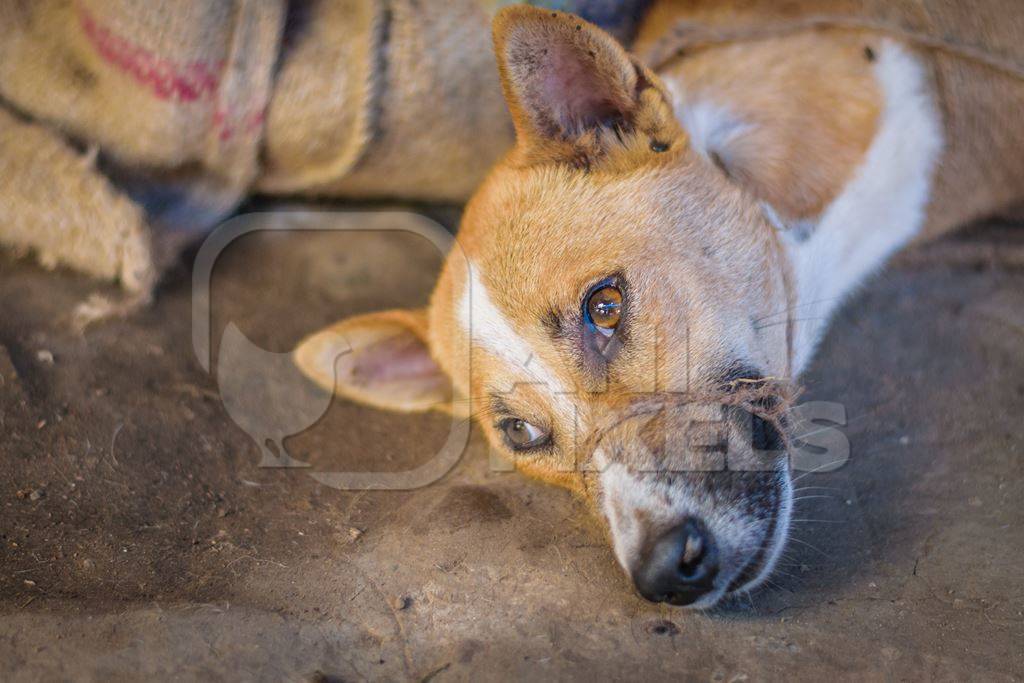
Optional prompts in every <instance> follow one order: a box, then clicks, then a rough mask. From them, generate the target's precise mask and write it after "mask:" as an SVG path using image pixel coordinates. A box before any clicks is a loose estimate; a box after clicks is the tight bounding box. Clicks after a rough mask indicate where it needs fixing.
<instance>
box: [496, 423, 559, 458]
mask: <svg viewBox="0 0 1024 683" xmlns="http://www.w3.org/2000/svg"><path fill="white" fill-rule="evenodd" d="M500 428H501V431H502V432H504V433H505V438H506V439H508V443H509V445H510V446H511V447H512V448H514V449H516V450H524V449H527V448H534V447H536V446H539V445H541V444H543V443H544V442H545V441H547V438H548V434H547V432H545V431H544V430H543V429H541V428H540V427H537V426H535V425H532V424H530V423H529V422H527V421H526V420H521V419H519V418H518V417H510V418H507V419H505V420H502V422H501V424H500Z"/></svg>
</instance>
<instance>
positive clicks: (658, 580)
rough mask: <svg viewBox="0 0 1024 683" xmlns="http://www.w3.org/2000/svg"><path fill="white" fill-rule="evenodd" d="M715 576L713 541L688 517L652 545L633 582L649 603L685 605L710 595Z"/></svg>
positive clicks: (697, 522) (716, 551)
mask: <svg viewBox="0 0 1024 683" xmlns="http://www.w3.org/2000/svg"><path fill="white" fill-rule="evenodd" d="M717 574H718V548H717V546H716V544H715V539H714V538H713V537H712V535H711V533H710V532H709V531H708V528H707V526H706V525H705V524H704V523H703V522H702V521H701V520H699V519H696V518H692V517H691V518H687V519H686V520H684V521H683V522H682V523H681V524H679V525H677V526H675V527H672V528H671V529H669V530H668V531H667V532H666V533H664V534H663V535H662V536H661V537H660V538H658V539H657V540H656V541H655V542H654V544H653V545H652V546H651V549H650V553H649V554H648V555H647V558H646V559H645V560H644V561H643V562H642V563H641V565H640V566H639V567H638V568H637V570H636V572H635V573H634V577H633V581H634V583H635V584H636V588H637V590H638V591H639V592H640V595H642V596H643V597H644V598H646V599H647V600H650V601H651V602H667V603H670V604H672V605H689V604H692V603H694V602H696V601H697V600H699V599H700V598H701V596H703V595H705V594H707V593H709V592H711V590H712V589H713V588H714V581H715V576H716V575H717Z"/></svg>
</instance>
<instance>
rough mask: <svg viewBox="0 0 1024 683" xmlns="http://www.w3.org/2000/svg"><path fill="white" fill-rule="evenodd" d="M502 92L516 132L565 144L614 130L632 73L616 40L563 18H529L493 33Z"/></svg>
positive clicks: (632, 94) (632, 99) (624, 113)
mask: <svg viewBox="0 0 1024 683" xmlns="http://www.w3.org/2000/svg"><path fill="white" fill-rule="evenodd" d="M498 41H499V42H498V45H499V51H498V59H499V62H500V63H501V66H502V77H503V82H504V85H505V94H506V96H507V98H508V100H509V104H510V105H511V107H512V110H513V116H514V118H516V119H517V120H516V125H517V129H518V130H519V132H520V133H521V134H523V133H525V134H527V135H529V134H534V135H541V136H544V137H549V138H556V139H560V140H567V139H571V138H574V137H577V136H579V135H581V134H583V133H584V132H586V131H587V130H588V129H591V128H595V127H598V126H614V125H620V124H622V123H624V122H626V120H627V119H628V118H629V116H630V113H631V111H632V110H633V108H634V107H635V106H636V87H637V71H636V68H635V67H634V65H633V63H632V62H631V61H630V59H629V56H628V55H627V54H626V52H625V50H623V48H622V47H621V46H620V45H619V44H618V43H617V42H616V41H615V39H614V38H612V37H611V36H609V35H607V34H605V33H604V32H603V31H601V30H600V29H597V28H596V27H593V26H590V25H589V24H585V23H580V22H579V21H578V20H576V19H574V18H571V17H569V16H568V15H559V16H558V17H557V18H556V17H550V15H546V16H538V15H537V14H535V13H531V14H528V15H526V16H524V17H522V18H519V19H513V20H512V21H511V22H510V23H509V25H507V26H503V27H502V28H500V29H499V34H498Z"/></svg>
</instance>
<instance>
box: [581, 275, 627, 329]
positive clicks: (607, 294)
mask: <svg viewBox="0 0 1024 683" xmlns="http://www.w3.org/2000/svg"><path fill="white" fill-rule="evenodd" d="M587 313H588V314H589V315H590V319H591V320H592V321H593V323H594V325H596V326H597V327H599V328H601V329H602V330H604V331H606V332H608V333H610V332H612V331H614V330H615V328H616V327H618V326H619V320H620V319H621V318H622V292H620V291H619V288H618V287H615V286H613V285H606V286H604V287H601V288H600V289H596V290H594V293H593V294H591V295H590V298H589V299H588V300H587Z"/></svg>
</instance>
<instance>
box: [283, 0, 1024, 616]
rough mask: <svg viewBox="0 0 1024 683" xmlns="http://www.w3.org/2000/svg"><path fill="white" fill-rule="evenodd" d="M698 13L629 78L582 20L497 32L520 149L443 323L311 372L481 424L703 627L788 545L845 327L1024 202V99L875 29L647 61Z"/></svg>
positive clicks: (332, 332)
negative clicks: (989, 217)
mask: <svg viewBox="0 0 1024 683" xmlns="http://www.w3.org/2000/svg"><path fill="white" fill-rule="evenodd" d="M699 5H700V3H675V2H660V3H656V4H655V6H654V7H653V8H652V9H651V11H650V12H649V14H648V17H647V19H646V20H645V23H644V25H643V26H642V27H641V29H640V34H639V38H638V42H637V47H636V50H635V54H629V53H627V52H626V51H625V50H624V49H623V48H622V47H621V46H620V45H619V43H617V42H616V41H615V40H614V39H613V38H611V37H610V36H609V35H607V34H606V33H604V32H602V31H601V30H600V29H598V28H597V27H595V26H593V25H590V24H588V23H586V22H584V21H582V20H580V19H578V18H577V17H575V16H572V15H570V14H565V13H560V12H551V11H545V10H541V9H536V8H531V7H522V6H513V7H509V8H506V9H504V10H502V11H501V13H500V14H499V15H497V17H496V18H495V21H494V25H493V33H494V46H495V53H496V56H497V61H498V66H499V71H500V77H501V83H502V88H503V92H504V95H505V99H506V101H507V104H508V108H509V111H510V112H511V114H512V118H513V122H514V126H515V132H516V145H515V147H514V149H513V150H511V151H510V152H509V153H508V154H507V156H505V157H504V158H503V160H502V161H501V162H500V163H498V165H497V166H496V167H495V168H494V169H493V170H492V171H491V172H490V174H489V175H488V176H487V178H486V180H485V181H484V182H483V184H482V185H481V186H480V187H479V189H478V190H477V191H476V193H475V195H474V196H473V197H472V199H471V200H470V202H469V203H468V205H467V206H466V209H465V212H464V215H463V218H462V222H461V225H460V228H459V232H458V245H459V248H458V249H457V250H456V252H457V253H456V252H453V253H452V255H451V256H450V257H449V258H448V260H447V262H446V264H445V267H444V268H443V270H442V272H441V275H440V279H439V281H438V283H437V286H436V289H435V291H434V293H433V296H432V298H431V302H430V305H429V306H428V307H426V308H424V309H415V310H391V311H385V312H380V313H372V314H366V315H359V316H355V317H352V318H350V319H347V320H344V321H342V322H340V323H338V324H336V325H333V326H331V327H330V328H328V329H326V330H322V331H320V332H318V333H315V334H313V335H311V336H309V337H307V338H306V339H305V340H303V342H302V343H301V344H300V345H299V346H298V347H297V349H296V351H295V356H294V357H295V361H296V363H297V364H298V366H299V367H300V368H301V369H302V371H303V372H304V373H305V374H306V375H307V376H308V377H309V378H311V379H312V380H313V381H315V382H317V383H318V384H320V385H321V386H323V387H325V388H327V389H329V390H333V391H336V392H337V393H338V394H340V395H342V396H345V397H348V398H349V399H351V400H354V401H359V402H362V403H365V404H368V405H372V406H376V407H379V408H384V409H389V410H397V411H423V410H431V409H444V410H450V411H455V412H458V413H461V414H471V415H473V416H474V417H475V418H476V419H477V421H478V422H479V424H480V427H481V428H482V430H483V431H484V432H485V433H486V435H487V438H488V439H489V441H490V443H491V444H492V446H493V447H494V448H495V449H497V450H499V451H500V452H501V453H503V454H505V455H506V456H507V457H508V458H510V459H511V461H512V462H513V463H514V464H515V467H516V468H517V469H518V470H520V471H522V472H524V473H526V474H527V475H529V476H532V477H536V478H538V479H541V480H544V481H547V482H551V483H555V484H558V485H561V486H564V487H567V488H569V489H570V490H572V491H573V492H575V493H577V494H578V495H580V496H581V497H582V498H584V499H585V500H587V501H588V502H589V504H590V505H591V506H592V508H593V510H594V511H595V513H596V514H597V515H598V516H599V518H600V519H601V520H602V521H603V523H604V526H605V528H606V529H607V533H608V537H609V539H610V543H611V546H612V548H613V550H614V553H615V557H616V558H617V560H618V562H619V563H620V564H621V566H622V568H623V570H624V571H625V573H626V574H627V575H628V577H629V578H630V579H631V580H632V582H633V583H634V585H635V587H636V589H637V591H638V592H639V593H640V594H641V595H642V596H643V597H644V598H646V599H648V600H651V601H654V602H665V603H669V604H672V605H680V606H688V607H691V608H698V609H703V608H709V607H711V606H713V605H716V604H717V603H718V602H719V601H720V600H722V599H723V598H725V597H727V596H735V595H738V594H743V593H745V592H748V591H751V590H754V589H755V588H757V587H758V586H759V585H761V584H762V583H763V582H764V581H765V580H766V579H767V577H768V576H769V575H770V574H771V572H772V570H773V568H774V566H775V565H776V563H777V560H778V558H779V556H780V553H781V552H782V549H783V547H784V545H785V543H786V539H787V532H788V527H789V521H790V511H791V508H792V499H793V498H792V497H793V493H792V491H793V488H792V477H791V474H790V471H791V470H790V466H789V462H788V460H787V457H786V453H787V449H786V448H785V445H786V443H787V439H788V437H787V420H786V410H785V406H786V405H788V403H787V388H786V387H788V386H790V383H791V382H792V381H793V380H795V378H798V377H799V375H800V373H801V372H802V371H803V370H804V369H805V368H806V367H807V365H808V362H809V361H810V360H811V358H812V356H813V354H814V351H815V348H816V347H817V346H818V344H819V342H820V340H821V338H822V336H823V334H824V332H825V330H826V328H827V324H828V320H829V318H830V316H831V315H832V314H833V312H834V311H835V310H836V309H837V307H838V306H839V305H840V304H841V303H842V302H843V301H844V300H845V299H846V298H847V297H848V295H849V294H850V293H851V292H852V291H854V290H855V289H856V288H857V286H858V285H859V284H860V283H862V282H863V281H864V279H865V278H866V277H868V276H869V275H870V274H871V273H873V272H874V271H876V270H878V269H879V268H880V266H881V265H882V264H883V263H884V262H885V261H886V260H887V259H888V258H889V257H890V256H891V255H892V254H893V253H895V252H896V251H897V250H899V249H901V248H902V247H904V246H906V245H908V244H910V243H911V242H913V241H915V240H919V239H924V238H926V237H934V236H937V235H941V234H943V233H945V232H948V231H949V230H951V229H952V228H954V227H956V226H958V225H960V224H962V223H964V222H966V221H968V220H971V219H973V218H976V217H979V216H982V215H985V214H990V213H992V212H995V211H997V210H999V209H1001V208H1002V207H1004V206H1006V205H1009V204H1011V203H1012V202H1014V201H1016V200H1018V199H1019V198H1020V197H1021V195H1022V193H1021V190H1022V189H1024V164H1022V162H1021V161H1020V160H1019V159H1018V157H1019V156H1020V155H1019V154H1018V153H1017V152H1018V151H1019V150H1020V149H1021V142H1024V140H1022V134H1021V132H1020V131H1019V130H1018V128H1019V126H1015V125H1014V124H1013V123H1012V121H1011V119H1010V118H1009V116H1008V115H1006V114H1001V113H999V112H1000V109H999V108H1000V106H1003V105H1000V102H1003V103H1004V104H1005V100H1006V98H1011V99H1013V98H1017V99H1019V98H1020V94H1019V82H1018V81H1017V80H1015V77H1014V76H1007V75H1005V74H999V73H996V71H997V70H994V69H993V68H992V67H991V65H986V64H977V63H974V62H971V61H970V60H968V59H964V58H961V57H960V56H958V55H952V56H950V55H949V54H947V53H945V52H942V51H936V50H934V49H931V48H928V49H924V48H922V47H921V46H920V45H919V44H917V43H916V42H915V41H913V40H910V39H906V38H905V37H901V36H900V35H898V34H894V33H892V32H887V31H881V30H872V29H871V27H870V26H866V27H865V26H839V25H836V26H828V25H819V24H815V25H814V26H808V27H805V28H804V29H800V30H791V31H780V32H779V33H778V34H777V35H767V34H766V35H758V36H756V37H755V38H752V39H749V40H736V41H723V42H722V43H721V44H709V45H704V46H701V47H699V48H698V49H695V50H684V51H683V53H682V54H681V55H675V56H674V58H672V59H669V60H666V61H664V62H663V63H661V64H657V65H652V64H648V63H645V61H644V59H643V58H642V57H639V56H636V55H643V54H644V51H645V49H647V50H652V49H653V48H654V47H655V46H657V45H658V44H659V41H661V43H660V44H662V45H663V44H664V41H665V40H669V39H671V35H670V33H671V31H672V30H673V27H674V26H676V25H677V24H678V22H680V21H683V22H690V21H693V20H695V19H696V20H703V19H704V18H706V17H704V16H703V15H699V13H698V12H697V10H696V9H694V8H695V7H697V6H699ZM710 11H711V10H709V12H710ZM708 16H710V15H708ZM716 16H718V15H716ZM684 25H685V24H684ZM653 66H656V67H657V68H652V67H653ZM940 76H941V78H940ZM1000 83H1002V85H1000ZM1007 83H1010V84H1012V87H1010V86H1008V85H1007ZM1014 88H1017V90H1014ZM1000 89H1002V92H1000ZM1011 91H1012V92H1011ZM1009 111H1012V108H1011V109H1010V110H1009ZM982 180H983V181H984V182H981V181H982ZM341 339H343V340H344V342H345V345H346V346H345V348H346V350H348V349H349V348H350V349H351V353H348V354H347V355H343V356H342V355H340V351H339V348H338V345H339V340H341ZM695 425H696V426H698V427H700V426H701V425H703V427H705V428H706V427H710V433H709V434H704V433H703V432H702V431H701V429H695ZM704 431H707V430H706V429H705V430H704ZM702 434H703V435H702ZM723 442H725V443H726V444H727V445H726V446H725V447H723V445H722V444H723ZM734 463H736V464H740V465H742V464H743V463H747V464H748V465H750V466H747V467H743V466H732V465H733V464H734Z"/></svg>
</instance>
